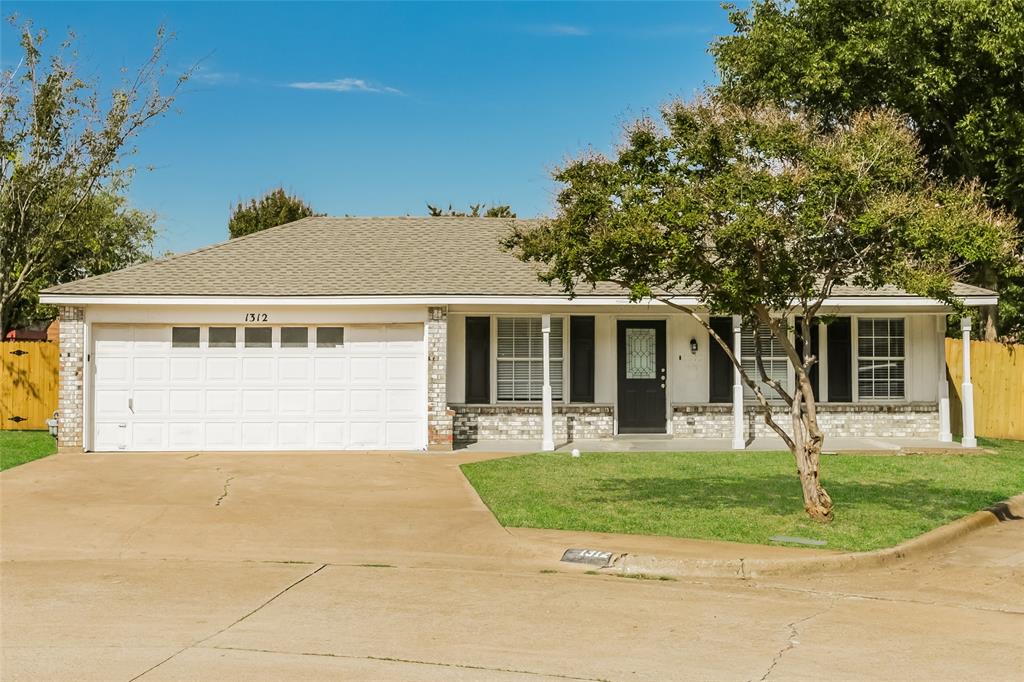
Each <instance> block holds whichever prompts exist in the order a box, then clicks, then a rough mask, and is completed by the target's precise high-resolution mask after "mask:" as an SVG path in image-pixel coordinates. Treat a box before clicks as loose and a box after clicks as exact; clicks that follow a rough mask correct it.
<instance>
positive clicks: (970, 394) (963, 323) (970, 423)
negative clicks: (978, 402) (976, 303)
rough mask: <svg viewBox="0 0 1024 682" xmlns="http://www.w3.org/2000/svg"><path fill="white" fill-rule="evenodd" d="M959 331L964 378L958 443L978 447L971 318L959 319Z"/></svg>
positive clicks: (967, 446)
mask: <svg viewBox="0 0 1024 682" xmlns="http://www.w3.org/2000/svg"><path fill="white" fill-rule="evenodd" d="M960 333H961V334H962V335H963V340H964V380H963V383H962V384H960V404H961V405H963V420H964V437H963V439H962V440H961V441H960V445H962V446H963V447H965V448H976V447H978V439H977V438H975V437H974V386H973V385H971V318H969V317H964V318H961V319H960Z"/></svg>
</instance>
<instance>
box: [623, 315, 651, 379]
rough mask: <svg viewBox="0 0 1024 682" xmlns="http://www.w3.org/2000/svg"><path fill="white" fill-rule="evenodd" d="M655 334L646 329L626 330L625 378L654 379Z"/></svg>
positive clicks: (633, 328)
mask: <svg viewBox="0 0 1024 682" xmlns="http://www.w3.org/2000/svg"><path fill="white" fill-rule="evenodd" d="M656 344H657V333H656V331H655V330H654V329H650V328H646V327H630V328H627V329H626V378H627V379H655V378H657V368H656V367H655V364H656V363H655V358H656V352H655V351H656V347H657V346H656Z"/></svg>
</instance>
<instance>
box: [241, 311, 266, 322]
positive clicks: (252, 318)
mask: <svg viewBox="0 0 1024 682" xmlns="http://www.w3.org/2000/svg"><path fill="white" fill-rule="evenodd" d="M245 321H246V322H266V321H267V314H266V313H246V314H245Z"/></svg>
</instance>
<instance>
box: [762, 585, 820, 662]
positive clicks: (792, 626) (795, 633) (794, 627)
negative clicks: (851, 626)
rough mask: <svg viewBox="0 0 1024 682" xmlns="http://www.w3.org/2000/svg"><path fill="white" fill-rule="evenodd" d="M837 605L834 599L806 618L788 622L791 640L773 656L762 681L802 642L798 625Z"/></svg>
mask: <svg viewBox="0 0 1024 682" xmlns="http://www.w3.org/2000/svg"><path fill="white" fill-rule="evenodd" d="M835 605H836V600H832V601H831V602H830V603H829V605H828V606H826V607H825V608H823V609H822V610H821V611H817V612H815V613H812V614H811V615H809V616H805V617H804V618H800V619H799V620H794V621H793V622H792V623H787V624H786V627H788V628H789V640H788V641H787V642H786V646H784V647H782V648H781V649H779V651H778V653H776V654H775V657H774V658H772V662H771V665H769V666H768V670H766V671H765V673H764V675H761V682H764V681H765V680H767V679H768V676H769V675H771V674H772V671H774V670H775V667H776V666H777V665H778V664H779V662H780V661H781V660H782V657H783V656H785V655H786V653H787V652H788V651H790V650H792V649H794V648H796V646H797V645H798V644H799V643H800V639H799V637H800V631H799V629H798V627H799V626H800V625H803V624H804V623H806V622H808V621H811V620H814V619H815V618H817V617H818V616H823V615H825V614H826V613H828V612H829V611H830V610H832V607H833V606H835Z"/></svg>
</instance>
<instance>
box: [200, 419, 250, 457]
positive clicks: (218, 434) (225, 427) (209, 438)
mask: <svg viewBox="0 0 1024 682" xmlns="http://www.w3.org/2000/svg"><path fill="white" fill-rule="evenodd" d="M241 432H242V428H241V424H239V423H238V422H207V423H206V425H205V438H204V440H203V444H204V446H205V447H206V448H208V449H210V450H233V449H235V448H238V447H241V445H242V438H241Z"/></svg>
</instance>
